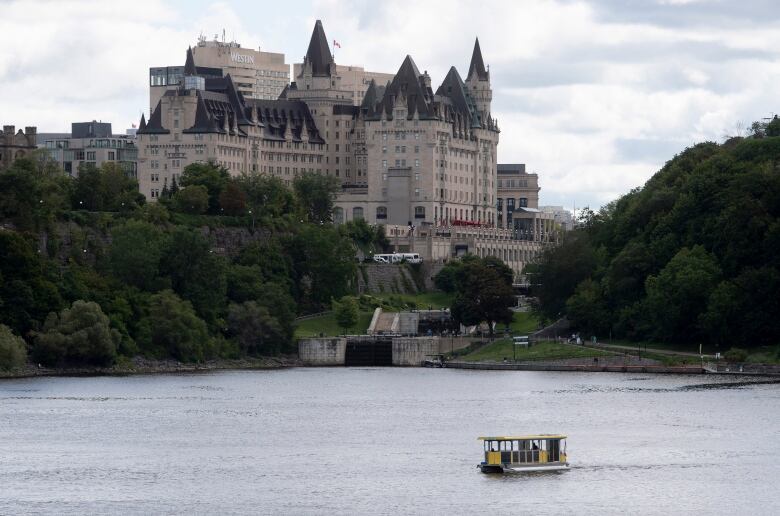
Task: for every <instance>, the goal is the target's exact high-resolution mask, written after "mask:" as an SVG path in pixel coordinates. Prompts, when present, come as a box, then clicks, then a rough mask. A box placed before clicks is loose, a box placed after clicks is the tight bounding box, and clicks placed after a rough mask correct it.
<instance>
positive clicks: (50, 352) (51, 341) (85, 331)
mask: <svg viewBox="0 0 780 516" xmlns="http://www.w3.org/2000/svg"><path fill="white" fill-rule="evenodd" d="M34 338H35V345H34V347H33V357H34V358H35V360H36V361H38V362H41V363H43V364H46V365H50V366H56V365H82V364H89V365H102V366H106V365H111V364H113V363H114V361H115V360H116V348H117V343H118V342H119V341H120V335H119V332H118V331H116V330H113V329H111V327H110V326H109V319H108V316H106V314H104V313H103V310H101V309H100V305H98V304H97V303H94V302H87V301H82V300H78V301H75V302H74V303H73V305H72V306H71V307H70V308H66V309H65V310H63V311H61V312H60V313H59V314H56V313H54V312H52V313H50V314H49V316H48V317H47V318H46V322H45V323H44V325H43V331H42V332H36V333H35V334H34Z"/></svg>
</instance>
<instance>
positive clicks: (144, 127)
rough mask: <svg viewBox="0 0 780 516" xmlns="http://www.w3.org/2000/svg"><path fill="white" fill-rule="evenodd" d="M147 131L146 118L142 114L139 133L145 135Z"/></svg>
mask: <svg viewBox="0 0 780 516" xmlns="http://www.w3.org/2000/svg"><path fill="white" fill-rule="evenodd" d="M145 130H146V117H145V116H144V114H143V113H141V123H140V124H138V131H137V132H139V133H143V132H144V131H145Z"/></svg>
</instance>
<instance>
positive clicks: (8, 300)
mask: <svg viewBox="0 0 780 516" xmlns="http://www.w3.org/2000/svg"><path fill="white" fill-rule="evenodd" d="M45 272H46V264H45V262H44V260H43V259H42V258H41V256H40V255H39V254H38V253H37V252H36V251H35V250H33V247H32V245H30V243H29V242H28V241H26V240H25V239H24V238H23V237H22V236H21V235H20V234H19V233H13V232H10V231H2V230H0V278H1V279H2V281H0V300H2V306H1V307H0V323H4V324H7V325H8V326H10V327H11V329H13V330H14V331H15V332H17V333H19V334H21V335H26V334H27V332H28V331H30V330H31V329H32V328H33V327H35V326H36V324H37V323H38V321H41V320H43V318H44V317H46V314H48V313H49V312H50V311H52V310H57V309H59V308H60V305H61V303H62V299H61V297H60V294H59V292H58V290H57V287H56V286H55V285H54V283H52V282H51V281H50V280H49V279H48V278H47V276H46V274H45Z"/></svg>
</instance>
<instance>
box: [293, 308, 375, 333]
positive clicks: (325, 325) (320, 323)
mask: <svg viewBox="0 0 780 516" xmlns="http://www.w3.org/2000/svg"><path fill="white" fill-rule="evenodd" d="M372 315H374V312H360V317H359V319H358V323H357V325H355V327H354V328H351V329H350V330H349V333H351V334H360V333H365V332H366V330H367V329H368V325H369V324H371V316H372ZM320 333H323V334H325V336H326V337H333V336H336V335H341V334H342V333H344V330H343V329H342V328H340V327H339V325H338V324H336V319H335V317H334V316H333V314H332V313H330V314H325V315H322V316H320V317H314V318H312V319H306V320H304V321H300V322H299V323H298V327H297V328H296V329H295V338H301V337H317V336H319V334H320Z"/></svg>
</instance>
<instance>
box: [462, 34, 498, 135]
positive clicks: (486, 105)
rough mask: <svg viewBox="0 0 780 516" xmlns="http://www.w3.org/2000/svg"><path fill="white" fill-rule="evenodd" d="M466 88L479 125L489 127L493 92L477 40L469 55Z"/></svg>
mask: <svg viewBox="0 0 780 516" xmlns="http://www.w3.org/2000/svg"><path fill="white" fill-rule="evenodd" d="M466 86H467V87H468V91H469V93H471V97H472V98H473V99H474V102H476V105H477V110H478V111H479V118H480V122H481V125H485V126H488V127H489V126H490V104H491V102H492V101H493V90H492V89H491V88H490V72H488V71H487V70H486V69H485V62H484V61H483V60H482V49H481V48H479V38H477V39H476V40H475V41H474V52H473V53H472V54H471V64H470V65H469V74H468V76H467V77H466Z"/></svg>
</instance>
